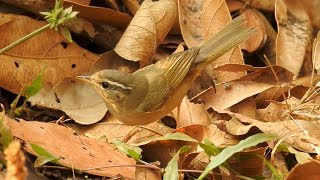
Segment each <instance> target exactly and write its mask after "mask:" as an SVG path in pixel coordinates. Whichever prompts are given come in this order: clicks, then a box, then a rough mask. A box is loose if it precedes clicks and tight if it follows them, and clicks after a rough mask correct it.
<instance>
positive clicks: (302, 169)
mask: <svg viewBox="0 0 320 180" xmlns="http://www.w3.org/2000/svg"><path fill="white" fill-rule="evenodd" d="M319 178H320V163H319V162H317V161H311V162H308V163H305V164H298V165H296V166H295V167H294V168H293V169H292V170H291V171H290V173H289V175H288V177H287V178H286V180H296V179H308V180H318V179H319Z"/></svg>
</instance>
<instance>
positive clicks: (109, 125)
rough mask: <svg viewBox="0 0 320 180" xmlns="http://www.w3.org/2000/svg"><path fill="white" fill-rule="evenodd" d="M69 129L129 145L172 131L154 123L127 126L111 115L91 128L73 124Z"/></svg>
mask: <svg viewBox="0 0 320 180" xmlns="http://www.w3.org/2000/svg"><path fill="white" fill-rule="evenodd" d="M71 127H72V128H73V129H74V130H75V131H76V132H77V133H78V134H81V135H85V136H88V137H91V138H96V139H99V138H101V137H106V138H107V140H108V141H109V142H112V141H113V140H116V139H118V140H120V141H124V142H126V143H129V144H131V145H136V144H139V143H141V142H145V141H148V140H149V139H154V138H157V137H161V136H164V135H165V134H168V133H170V132H172V131H173V129H171V128H169V127H166V126H164V125H163V124H161V123H159V122H154V123H151V124H148V125H145V126H128V125H125V124H123V123H122V122H120V121H118V120H117V119H115V118H114V117H112V116H111V115H107V116H106V117H105V118H104V119H103V120H102V121H101V122H99V123H96V124H94V125H91V126H80V125H76V124H74V125H71Z"/></svg>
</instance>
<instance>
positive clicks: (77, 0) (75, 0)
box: [64, 0, 91, 6]
mask: <svg viewBox="0 0 320 180" xmlns="http://www.w3.org/2000/svg"><path fill="white" fill-rule="evenodd" d="M64 2H70V3H78V4H81V5H87V6H89V5H90V2H91V0H64Z"/></svg>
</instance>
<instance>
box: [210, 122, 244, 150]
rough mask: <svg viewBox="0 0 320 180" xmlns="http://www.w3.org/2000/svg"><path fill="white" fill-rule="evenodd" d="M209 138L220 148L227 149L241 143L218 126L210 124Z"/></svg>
mask: <svg viewBox="0 0 320 180" xmlns="http://www.w3.org/2000/svg"><path fill="white" fill-rule="evenodd" d="M207 138H208V139H209V140H210V141H211V142H212V143H213V144H214V145H216V146H218V147H220V148H225V147H228V146H231V145H235V144H237V143H238V142H239V140H237V139H236V137H235V136H232V135H230V134H228V133H226V132H224V131H222V130H221V129H219V128H218V127H217V126H216V125H214V124H210V125H209V126H208V135H207Z"/></svg>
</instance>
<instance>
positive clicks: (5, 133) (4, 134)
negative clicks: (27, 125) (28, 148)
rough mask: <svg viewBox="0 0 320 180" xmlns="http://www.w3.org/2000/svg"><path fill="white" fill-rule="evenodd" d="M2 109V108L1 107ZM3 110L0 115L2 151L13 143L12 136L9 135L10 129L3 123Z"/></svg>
mask: <svg viewBox="0 0 320 180" xmlns="http://www.w3.org/2000/svg"><path fill="white" fill-rule="evenodd" d="M2 108H3V107H2ZM3 117H4V110H2V112H1V113H0V134H1V145H2V148H3V149H2V150H4V149H6V148H7V147H8V146H9V144H10V143H11V142H12V141H13V136H12V134H11V131H10V128H9V127H8V126H7V124H6V123H5V122H4V121H3Z"/></svg>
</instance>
